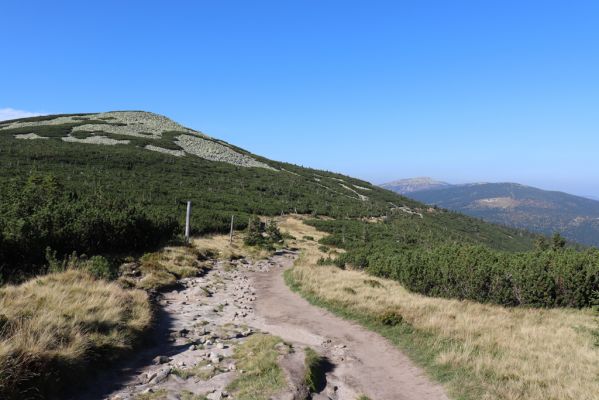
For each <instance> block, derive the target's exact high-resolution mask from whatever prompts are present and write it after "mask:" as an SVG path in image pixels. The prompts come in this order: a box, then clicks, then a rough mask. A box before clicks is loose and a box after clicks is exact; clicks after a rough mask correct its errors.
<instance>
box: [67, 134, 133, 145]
mask: <svg viewBox="0 0 599 400" xmlns="http://www.w3.org/2000/svg"><path fill="white" fill-rule="evenodd" d="M62 140H63V141H64V142H73V143H87V144H104V145H108V146H114V145H116V144H129V140H116V139H111V138H108V137H106V136H90V137H86V138H85V139H77V138H76V137H73V136H67V137H63V138H62Z"/></svg>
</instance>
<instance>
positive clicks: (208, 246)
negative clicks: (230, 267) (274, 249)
mask: <svg viewBox="0 0 599 400" xmlns="http://www.w3.org/2000/svg"><path fill="white" fill-rule="evenodd" d="M243 234H244V233H243V232H235V234H234V235H233V242H232V243H230V242H229V235H210V236H202V237H196V238H193V239H192V245H193V246H194V247H195V248H196V249H199V250H200V251H206V250H211V251H212V252H214V253H215V254H216V257H217V258H218V259H221V260H233V259H236V258H240V257H245V258H247V259H250V260H254V261H255V260H261V259H264V258H266V257H268V256H269V255H270V252H268V251H267V250H264V249H261V248H258V247H251V246H246V245H244V244H243Z"/></svg>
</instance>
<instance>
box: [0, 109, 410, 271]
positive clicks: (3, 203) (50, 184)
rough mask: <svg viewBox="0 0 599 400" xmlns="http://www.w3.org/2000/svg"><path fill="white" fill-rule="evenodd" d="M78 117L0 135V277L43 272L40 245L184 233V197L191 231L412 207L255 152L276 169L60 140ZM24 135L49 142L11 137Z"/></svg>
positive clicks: (88, 247)
mask: <svg viewBox="0 0 599 400" xmlns="http://www.w3.org/2000/svg"><path fill="white" fill-rule="evenodd" d="M50 118H51V117H36V118H34V119H33V120H34V121H45V120H48V119H50ZM81 118H82V120H81V121H79V120H78V122H77V123H72V124H63V125H42V126H34V127H26V128H19V129H10V130H2V131H0V207H1V208H0V276H1V277H2V279H3V280H4V281H16V280H20V279H21V278H22V277H24V276H28V275H31V274H32V273H37V272H38V271H40V268H45V267H42V265H43V264H46V261H45V255H46V248H47V247H50V248H51V249H52V250H53V251H56V253H57V257H58V258H59V259H60V258H64V257H65V256H67V255H69V254H71V253H72V252H73V251H77V252H78V253H79V254H82V253H85V254H87V255H88V256H91V255H94V254H103V253H107V252H113V253H114V252H121V251H136V250H140V251H141V250H145V249H148V248H151V247H153V246H155V245H156V244H157V243H159V242H160V241H162V240H164V239H166V238H168V237H172V236H173V235H174V234H177V233H178V232H181V231H182V227H181V226H182V224H183V222H184V216H185V201H186V200H191V201H192V202H193V211H192V221H191V222H192V233H194V234H198V233H207V232H227V231H228V229H229V224H230V219H231V215H232V214H234V215H235V216H236V218H235V221H236V228H238V229H241V228H244V227H245V226H246V225H247V221H248V219H249V217H250V216H251V215H279V214H281V213H283V212H284V213H289V212H297V213H303V214H319V215H328V216H332V217H362V216H376V215H381V214H384V213H385V212H386V211H387V210H388V209H389V207H390V206H389V202H395V203H398V202H399V203H400V204H408V205H412V204H417V203H416V202H413V201H411V200H407V199H402V198H399V197H398V196H396V195H394V194H392V193H390V192H388V191H385V190H382V189H378V188H376V187H372V186H371V185H370V184H368V183H367V182H363V181H360V180H356V179H352V178H349V177H346V176H343V175H339V174H333V173H329V172H323V171H317V170H311V169H307V168H302V167H298V166H295V165H291V164H285V163H278V162H274V161H270V160H266V159H263V158H260V157H256V156H254V157H255V158H256V159H258V160H260V161H264V162H267V163H268V164H269V165H271V166H273V167H274V168H277V169H279V171H272V170H268V169H264V168H243V167H238V166H235V165H231V164H227V163H222V162H213V161H207V160H204V159H201V158H199V157H195V156H185V157H174V156H171V155H167V154H161V153H156V152H152V151H148V150H144V149H143V148H141V147H140V146H142V145H145V144H147V143H146V142H148V143H149V142H151V141H152V140H151V139H146V138H135V137H130V136H123V135H114V137H118V138H119V139H129V140H133V142H132V143H131V144H129V145H117V146H101V145H91V144H81V143H65V142H63V141H62V140H60V137H61V136H66V135H67V134H69V133H70V132H71V130H72V128H73V126H76V125H80V124H86V123H90V122H93V123H97V122H98V120H97V119H93V118H92V117H91V116H81ZM83 118H89V119H85V120H84V119H83ZM27 121H31V120H30V119H28V120H27ZM106 123H110V121H109V120H108V121H107V122H106ZM2 124H3V123H0V126H1V125H2ZM4 124H6V123H4ZM31 132H33V133H37V134H38V135H40V136H46V137H51V138H50V139H46V140H18V139H15V137H14V135H15V134H22V133H31ZM175 135H176V133H173V132H169V133H166V134H165V135H164V136H163V138H162V139H159V140H158V142H156V141H152V143H154V144H156V145H160V146H162V147H168V146H167V145H166V144H165V143H162V142H168V141H171V142H172V140H173V137H174V136H175ZM235 149H236V148H235ZM237 150H238V149H237ZM240 151H241V150H240ZM244 153H247V152H245V151H244ZM283 169H284V170H285V171H283ZM316 179H318V180H319V181H317V180H316ZM340 180H342V181H343V182H344V184H346V185H358V186H362V187H366V188H369V189H370V190H363V192H364V194H366V195H367V196H368V200H367V201H362V200H359V199H358V198H357V196H355V195H354V194H352V192H350V191H347V190H346V189H344V188H343V187H342V186H341V185H340Z"/></svg>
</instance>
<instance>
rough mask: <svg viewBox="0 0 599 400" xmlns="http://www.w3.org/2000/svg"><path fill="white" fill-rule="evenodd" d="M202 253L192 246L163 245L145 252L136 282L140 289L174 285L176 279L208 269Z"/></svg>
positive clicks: (195, 274)
mask: <svg viewBox="0 0 599 400" xmlns="http://www.w3.org/2000/svg"><path fill="white" fill-rule="evenodd" d="M203 258H205V257H204V254H203V253H202V252H200V251H198V249H196V248H194V247H192V246H176V247H165V248H164V249H162V250H160V251H157V252H155V253H148V254H145V255H144V256H143V257H142V258H141V260H140V265H139V269H140V271H141V272H142V274H143V275H142V278H141V279H140V280H139V282H137V283H136V286H137V287H138V288H140V289H145V290H149V289H160V288H163V287H168V286H171V285H174V284H175V283H176V282H177V280H178V279H181V278H187V277H191V276H197V275H198V274H201V273H203V272H205V270H206V269H208V265H207V264H205V263H204V262H203V260H202V259H203Z"/></svg>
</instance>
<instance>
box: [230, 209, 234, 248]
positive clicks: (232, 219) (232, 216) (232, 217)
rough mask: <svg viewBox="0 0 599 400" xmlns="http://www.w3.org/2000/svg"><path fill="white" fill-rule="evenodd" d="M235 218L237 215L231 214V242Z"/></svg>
mask: <svg viewBox="0 0 599 400" xmlns="http://www.w3.org/2000/svg"><path fill="white" fill-rule="evenodd" d="M234 220H235V215H231V231H230V232H229V244H232V243H233V221H234Z"/></svg>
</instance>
